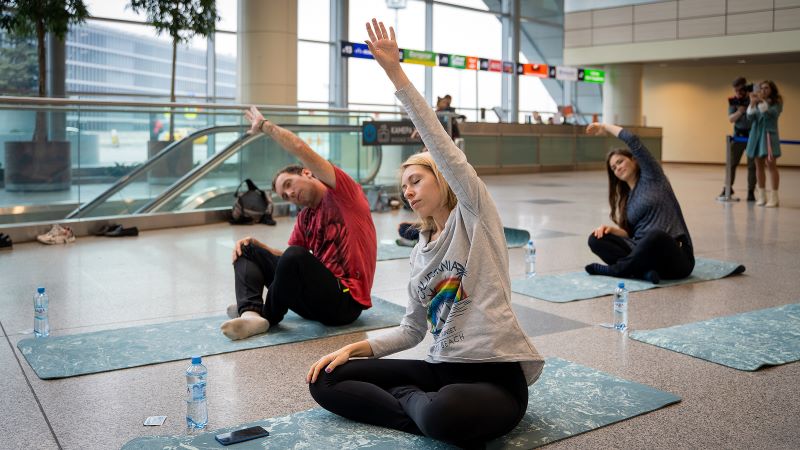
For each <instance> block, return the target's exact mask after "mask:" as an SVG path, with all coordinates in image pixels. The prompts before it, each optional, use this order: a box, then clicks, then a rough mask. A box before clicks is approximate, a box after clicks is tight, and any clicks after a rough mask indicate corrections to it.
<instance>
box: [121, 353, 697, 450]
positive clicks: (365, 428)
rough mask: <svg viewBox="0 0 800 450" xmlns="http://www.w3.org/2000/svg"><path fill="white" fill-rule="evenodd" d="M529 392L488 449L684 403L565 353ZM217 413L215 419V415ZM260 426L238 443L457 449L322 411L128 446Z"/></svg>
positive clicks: (170, 445)
mask: <svg viewBox="0 0 800 450" xmlns="http://www.w3.org/2000/svg"><path fill="white" fill-rule="evenodd" d="M528 392H529V396H530V400H529V402H528V412H527V413H526V414H525V417H524V418H523V419H522V422H520V424H519V425H518V426H517V428H515V429H514V430H513V431H511V432H510V433H509V434H507V435H505V436H503V437H502V438H499V439H496V440H494V441H492V442H490V443H489V444H488V445H487V448H489V449H529V448H535V447H539V446H542V445H545V444H549V443H551V442H554V441H557V440H560V439H564V438H568V437H570V436H574V435H576V434H580V433H584V432H586V431H590V430H593V429H595V428H599V427H602V426H605V425H609V424H612V423H615V422H619V421H621V420H625V419H629V418H631V417H635V416H638V415H640V414H644V413H647V412H650V411H654V410H656V409H659V408H662V407H664V406H667V405H670V404H672V403H676V402H679V401H680V400H681V399H680V397H677V396H675V395H673V394H670V393H668V392H663V391H659V390H658V389H655V388H652V387H650V386H645V385H643V384H639V383H634V382H632V381H628V380H624V379H621V378H617V377H614V376H612V375H609V374H607V373H604V372H600V371H598V370H595V369H592V368H591V367H586V366H582V365H579V364H575V363H573V362H570V361H566V360H563V359H559V358H548V360H547V364H545V368H544V371H543V372H542V375H541V377H540V378H539V380H538V381H536V383H534V384H533V386H530V388H529V389H528ZM211 417H212V420H213V412H212V413H211ZM212 425H213V424H212ZM254 425H261V426H263V427H264V428H266V429H267V431H269V433H270V436H268V437H266V438H262V439H258V440H254V441H249V442H244V443H241V444H237V445H236V448H237V449H248V450H255V449H265V448H281V449H284V448H285V449H299V448H315V449H336V450H338V449H343V448H347V449H352V448H369V449H386V450H396V449H425V450H434V449H452V448H454V447H452V446H450V445H447V444H444V443H442V442H439V441H436V440H433V439H430V438H426V437H422V436H416V435H413V434H407V433H403V432H400V431H395V430H390V429H387V428H381V427H376V426H372V425H365V424H361V423H357V422H352V421H349V420H347V419H344V418H341V417H339V416H337V415H335V414H332V413H329V412H327V411H325V410H323V409H319V408H318V409H312V410H308V411H303V412H299V413H296V414H292V415H288V416H283V417H278V418H274V419H265V420H260V421H258V422H253V423H248V424H244V425H238V426H234V427H229V428H223V429H218V430H215V431H212V432H207V433H203V434H199V435H194V436H188V435H182V436H147V437H141V438H137V439H134V440H132V441H130V442H128V443H127V444H125V445H124V446H123V447H122V449H123V450H139V449H165V450H166V449H176V448H192V449H198V450H202V449H212V448H213V449H218V448H223V447H222V446H221V445H220V444H219V443H217V441H215V440H214V435H215V434H217V433H224V432H228V431H233V430H237V429H241V428H246V427H250V426H254Z"/></svg>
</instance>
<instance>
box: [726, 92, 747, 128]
mask: <svg viewBox="0 0 800 450" xmlns="http://www.w3.org/2000/svg"><path fill="white" fill-rule="evenodd" d="M737 101H741V102H743V103H739V104H741V105H742V106H744V107H747V106H748V105H749V104H750V99H749V98H747V97H745V98H744V99H739V98H738V97H736V96H734V97H730V98H728V115H729V116H730V115H731V114H733V113H735V112H736V109H738V107H739V104H737ZM752 125H753V122H752V117H751V116H750V115H748V114H746V113H745V114H742V115H741V116H739V118H738V119H736V122H734V123H733V135H734V136H749V135H750V127H751V126H752Z"/></svg>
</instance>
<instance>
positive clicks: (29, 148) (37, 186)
mask: <svg viewBox="0 0 800 450" xmlns="http://www.w3.org/2000/svg"><path fill="white" fill-rule="evenodd" d="M88 16H89V13H88V11H87V10H86V5H85V4H84V2H83V0H0V28H2V29H3V30H5V31H6V32H8V34H9V35H10V36H12V37H17V38H27V37H32V36H33V37H36V43H37V49H38V60H39V75H38V81H39V97H44V96H45V95H46V86H47V66H46V57H45V43H44V39H45V35H46V34H47V33H51V34H52V35H53V36H54V37H56V38H57V39H58V40H63V39H64V36H65V35H66V34H67V31H68V30H69V26H70V25H74V24H78V23H82V22H83V21H84V20H86V18H87V17H88ZM5 162H6V170H5V185H6V186H5V187H6V189H7V190H9V191H47V190H65V189H69V188H70V183H71V180H72V164H71V158H70V147H69V142H67V141H51V140H49V133H48V127H47V113H45V112H43V111H38V112H36V122H35V126H34V132H33V139H32V140H31V141H7V142H6V143H5Z"/></svg>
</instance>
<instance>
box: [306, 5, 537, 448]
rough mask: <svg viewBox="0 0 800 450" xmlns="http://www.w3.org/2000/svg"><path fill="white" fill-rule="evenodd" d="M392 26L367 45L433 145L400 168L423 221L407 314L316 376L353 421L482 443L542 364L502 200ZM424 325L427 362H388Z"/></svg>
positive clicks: (321, 389) (518, 402)
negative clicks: (517, 282)
mask: <svg viewBox="0 0 800 450" xmlns="http://www.w3.org/2000/svg"><path fill="white" fill-rule="evenodd" d="M390 31H391V37H390V34H389V33H387V31H386V28H385V27H384V25H383V23H378V22H377V21H376V20H375V19H373V20H372V25H371V26H370V24H367V32H368V33H369V38H370V39H369V41H367V44H368V45H369V49H370V51H371V52H372V55H373V56H374V57H375V60H376V61H378V64H380V66H381V67H382V68H383V70H384V71H385V72H386V75H387V76H388V77H389V79H390V80H391V81H392V83H394V86H395V88H396V89H397V92H396V93H395V95H396V96H397V98H398V99H399V100H400V101H401V102H402V103H403V107H404V108H405V109H406V111H407V112H408V115H409V117H410V118H411V120H412V121H413V122H414V125H415V126H416V128H417V130H419V133H420V136H421V137H422V141H423V142H424V143H425V146H426V147H427V148H428V150H429V152H428V153H421V154H417V155H413V156H412V157H411V158H409V159H408V160H407V161H406V162H405V163H403V165H402V170H403V172H402V177H401V188H402V191H403V195H404V196H405V198H406V199H407V200H408V201H409V203H410V204H411V208H412V209H413V210H414V211H415V212H416V213H417V215H418V216H419V219H420V223H419V227H420V239H419V243H418V244H417V245H416V246H415V247H414V249H413V250H412V253H411V260H410V263H411V279H410V280H409V284H408V305H407V308H406V315H405V317H403V320H402V322H401V323H400V326H398V327H396V328H394V329H392V330H390V331H389V332H387V333H384V334H381V335H378V336H376V337H373V338H370V339H366V340H363V341H360V342H356V343H353V344H350V345H347V346H345V347H342V348H341V349H339V350H337V351H335V352H333V353H331V354H328V355H325V356H323V357H322V358H320V359H319V360H318V361H317V362H316V363H314V364H313V365H312V367H311V368H310V370H309V372H308V375H307V381H308V382H309V387H310V391H311V395H312V396H313V397H314V399H315V400H316V401H317V402H318V403H319V404H320V405H321V406H322V407H323V408H325V409H327V410H329V411H332V412H334V413H336V414H339V415H341V416H343V417H346V418H348V419H351V420H356V421H359V422H365V423H370V424H373V425H379V426H384V427H389V428H394V429H397V430H401V431H405V432H408V433H414V434H421V435H425V436H429V437H432V438H434V439H439V440H442V441H445V442H449V443H452V444H455V445H459V446H467V447H470V446H475V445H482V444H483V443H484V442H486V441H489V440H491V439H494V438H496V437H499V436H502V435H503V434H506V433H508V432H509V431H511V430H512V429H514V427H516V426H517V424H518V423H519V422H520V420H522V418H523V416H524V415H525V411H526V409H527V405H528V386H529V385H530V384H532V383H533V382H534V381H536V379H537V378H538V377H539V374H540V373H541V371H542V368H543V366H544V361H543V359H542V357H541V356H540V355H539V353H538V352H537V351H536V349H535V348H534V346H533V344H532V343H531V342H530V340H529V339H528V338H527V336H526V335H525V333H524V332H523V330H522V328H521V327H520V325H519V322H518V321H517V318H516V316H515V315H514V312H513V311H512V309H511V286H510V285H511V282H510V279H509V274H508V250H507V249H506V241H505V236H504V234H503V224H502V223H501V221H500V216H499V214H498V213H497V207H496V206H495V204H494V201H493V200H492V198H491V196H490V195H489V193H488V191H487V189H486V185H485V184H484V183H483V182H482V181H481V179H480V178H478V175H477V173H476V172H475V169H473V167H472V166H471V165H470V164H469V163H468V162H467V160H466V157H465V156H464V153H463V152H461V150H459V148H458V147H456V146H455V144H454V143H453V141H452V139H450V136H448V135H447V133H446V132H445V131H444V128H442V125H441V124H440V123H439V121H438V119H437V117H436V114H435V113H434V112H433V111H432V110H431V108H430V106H429V105H428V104H427V103H426V102H425V99H424V98H423V97H422V96H421V95H420V94H419V92H417V90H416V89H415V88H414V86H413V85H412V84H411V82H410V81H409V80H408V77H407V76H406V74H405V72H403V69H402V68H401V66H400V60H399V56H398V55H399V50H398V47H397V42H396V41H395V36H394V30H393V29H391V28H390ZM426 332H428V333H430V335H431V337H432V341H433V342H432V344H431V346H430V347H429V348H428V356H427V358H426V359H425V360H424V361H422V360H404V359H379V358H380V357H382V356H385V355H389V354H392V353H396V352H399V351H402V350H405V349H408V348H411V347H414V346H416V345H417V344H419V343H420V342H421V341H422V340H423V338H424V337H425V334H426ZM351 358H367V359H351Z"/></svg>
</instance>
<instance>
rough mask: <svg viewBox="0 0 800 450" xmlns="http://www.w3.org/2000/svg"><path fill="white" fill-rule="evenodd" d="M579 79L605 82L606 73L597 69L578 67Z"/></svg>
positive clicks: (589, 81)
mask: <svg viewBox="0 0 800 450" xmlns="http://www.w3.org/2000/svg"><path fill="white" fill-rule="evenodd" d="M578 81H585V82H587V83H604V82H605V81H606V73H605V72H603V71H602V70H597V69H578Z"/></svg>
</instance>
